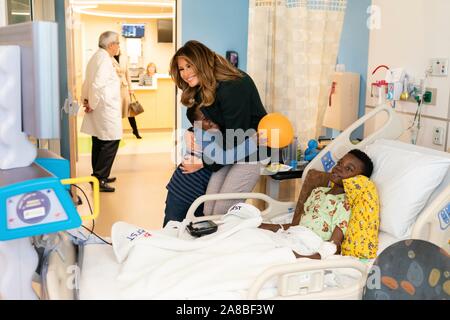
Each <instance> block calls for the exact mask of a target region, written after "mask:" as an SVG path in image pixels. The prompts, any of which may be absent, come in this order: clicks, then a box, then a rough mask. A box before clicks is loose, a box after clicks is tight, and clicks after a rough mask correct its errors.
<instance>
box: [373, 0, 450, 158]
mask: <svg viewBox="0 0 450 320" xmlns="http://www.w3.org/2000/svg"><path fill="white" fill-rule="evenodd" d="M372 4H373V5H375V6H378V7H379V8H380V18H381V21H380V22H381V24H380V27H381V28H380V29H373V30H371V31H370V40H369V63H368V68H369V70H368V81H367V83H368V86H369V87H368V90H367V98H366V103H367V105H368V106H374V105H376V99H375V98H371V97H370V83H372V82H374V81H375V80H379V79H382V78H384V75H385V72H384V71H383V72H377V74H376V75H375V76H372V71H373V70H374V69H375V67H376V66H378V65H380V64H386V65H388V66H389V67H391V68H395V67H403V68H404V69H405V70H406V72H407V73H408V74H411V75H412V76H414V77H415V78H416V79H419V78H424V77H425V70H426V68H427V66H428V64H429V60H430V59H431V58H447V59H450V41H448V30H450V19H449V13H450V1H448V0H414V1H411V0H395V1H392V0H373V1H372ZM426 86H427V87H431V88H436V89H437V97H436V103H437V104H436V106H426V105H425V106H423V113H422V114H423V115H424V117H422V120H423V121H422V129H421V133H420V135H419V138H418V144H420V145H423V146H427V147H430V148H434V149H437V150H447V148H448V147H450V146H446V145H445V144H444V145H443V146H437V145H434V144H433V143H432V130H433V127H434V126H440V127H443V128H444V129H445V130H446V133H445V136H447V135H449V137H450V133H448V132H447V131H448V123H449V117H450V106H449V96H450V77H444V78H442V77H430V78H428V80H427V83H426ZM396 108H397V110H398V111H399V112H401V113H402V117H403V118H404V119H405V125H406V127H409V125H410V122H409V121H412V117H411V115H410V114H414V113H415V112H416V109H417V104H416V103H411V102H398V103H397V106H396ZM427 116H429V117H433V118H429V117H427ZM367 129H368V130H366V132H365V133H366V134H368V133H369V131H370V128H367ZM402 140H404V141H409V140H410V136H409V134H406V133H405V134H404V135H403V137H402ZM446 140H447V141H448V140H449V139H446Z"/></svg>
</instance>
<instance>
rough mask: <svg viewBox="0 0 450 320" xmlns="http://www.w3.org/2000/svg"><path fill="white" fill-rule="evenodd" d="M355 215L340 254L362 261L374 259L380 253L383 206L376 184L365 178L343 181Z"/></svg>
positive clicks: (359, 177) (358, 177) (349, 224)
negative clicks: (379, 236)
mask: <svg viewBox="0 0 450 320" xmlns="http://www.w3.org/2000/svg"><path fill="white" fill-rule="evenodd" d="M343 184H344V190H345V195H346V200H347V201H348V202H349V204H350V208H351V212H352V215H351V217H350V221H349V223H348V228H347V233H346V234H345V237H344V241H343V243H342V249H341V253H342V255H346V256H353V257H357V258H360V259H373V258H376V256H377V251H378V230H379V227H380V216H379V213H380V205H379V200H378V193H377V189H376V187H375V184H374V183H373V182H372V181H371V180H370V179H369V178H367V177H365V176H361V175H360V176H356V177H353V178H350V179H345V180H343Z"/></svg>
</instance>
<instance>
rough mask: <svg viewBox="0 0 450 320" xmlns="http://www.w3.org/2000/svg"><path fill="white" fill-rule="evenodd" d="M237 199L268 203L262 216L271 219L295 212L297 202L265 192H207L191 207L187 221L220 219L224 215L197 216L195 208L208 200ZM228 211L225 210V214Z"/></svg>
mask: <svg viewBox="0 0 450 320" xmlns="http://www.w3.org/2000/svg"><path fill="white" fill-rule="evenodd" d="M234 199H235V200H237V199H242V200H243V201H245V200H249V199H256V200H262V201H264V202H266V203H267V208H266V209H265V210H263V211H262V212H261V215H262V217H263V218H264V219H265V220H269V219H271V218H273V217H276V216H278V215H280V214H284V213H288V212H294V210H295V206H296V203H295V202H282V201H277V200H275V199H272V198H271V197H269V196H268V195H267V194H263V193H252V192H249V193H221V194H207V195H203V196H201V197H198V198H197V199H196V200H195V201H194V202H193V203H192V205H191V207H190V208H189V210H188V212H187V214H186V220H187V221H204V220H218V219H219V218H221V217H222V216H223V215H215V216H205V217H195V216H194V213H195V210H197V208H198V207H199V206H200V205H201V204H202V203H204V202H206V201H215V200H234ZM225 213H226V212H224V214H225Z"/></svg>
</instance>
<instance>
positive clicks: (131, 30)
mask: <svg viewBox="0 0 450 320" xmlns="http://www.w3.org/2000/svg"><path fill="white" fill-rule="evenodd" d="M122 36H124V37H125V38H143V37H144V36H145V25H144V24H123V25H122Z"/></svg>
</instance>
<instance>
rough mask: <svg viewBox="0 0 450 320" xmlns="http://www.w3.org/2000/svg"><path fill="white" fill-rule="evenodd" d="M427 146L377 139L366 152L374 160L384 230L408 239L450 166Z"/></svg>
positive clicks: (374, 178)
mask: <svg viewBox="0 0 450 320" xmlns="http://www.w3.org/2000/svg"><path fill="white" fill-rule="evenodd" d="M430 151H433V152H434V150H430V149H427V148H423V147H417V146H414V145H410V144H406V143H403V142H400V141H393V140H383V139H380V140H377V141H376V142H374V143H373V144H371V145H368V146H367V147H366V149H365V152H366V153H367V154H368V155H369V157H370V158H371V159H372V161H373V164H374V172H373V174H372V177H371V179H372V181H373V182H375V185H376V186H377V190H378V194H379V199H380V230H381V231H384V232H387V233H389V234H391V235H393V236H395V237H397V238H406V237H407V236H408V233H409V232H410V230H411V228H412V226H413V224H414V222H415V221H416V218H417V216H418V214H419V213H420V212H421V211H422V209H423V208H424V206H425V204H426V203H427V201H428V199H429V197H430V195H431V194H432V192H433V191H434V190H435V189H436V187H437V186H438V185H439V184H440V183H441V182H442V180H443V178H444V177H445V175H446V174H447V170H448V169H449V167H450V157H448V158H446V157H445V156H444V157H441V156H438V155H431V154H427V153H430Z"/></svg>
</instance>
